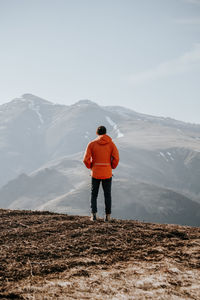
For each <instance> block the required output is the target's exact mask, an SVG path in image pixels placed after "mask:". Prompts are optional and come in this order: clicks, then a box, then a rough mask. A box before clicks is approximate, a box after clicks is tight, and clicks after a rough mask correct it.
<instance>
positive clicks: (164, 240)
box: [0, 210, 200, 300]
mask: <svg viewBox="0 0 200 300" xmlns="http://www.w3.org/2000/svg"><path fill="white" fill-rule="evenodd" d="M0 229H1V230H0V299H36V300H37V299H38V300H39V299H41V300H42V299H101V300H102V299H170V300H171V299H172V300H173V299H200V228H195V227H188V226H178V225H161V224H152V223H141V222H137V221H122V220H112V222H111V223H105V222H104V221H103V220H102V219H99V220H98V221H97V222H92V221H90V220H89V217H81V216H69V215H63V214H54V213H50V212H34V211H12V210H0Z"/></svg>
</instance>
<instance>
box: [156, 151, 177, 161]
mask: <svg viewBox="0 0 200 300" xmlns="http://www.w3.org/2000/svg"><path fill="white" fill-rule="evenodd" d="M159 154H160V156H162V157H163V158H164V159H165V160H166V161H167V162H168V161H169V159H170V160H174V158H173V157H172V154H171V153H170V152H166V154H164V153H163V152H161V151H160V152H159Z"/></svg>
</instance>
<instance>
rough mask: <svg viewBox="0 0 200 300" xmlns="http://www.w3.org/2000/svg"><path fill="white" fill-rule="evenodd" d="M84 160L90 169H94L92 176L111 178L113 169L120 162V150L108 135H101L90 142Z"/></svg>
mask: <svg viewBox="0 0 200 300" xmlns="http://www.w3.org/2000/svg"><path fill="white" fill-rule="evenodd" d="M83 162H84V164H85V165H86V167H87V168H88V169H91V170H92V177H94V178H97V179H106V178H110V177H112V169H115V168H116V167H117V165H118V163H119V152H118V150H117V147H116V146H115V144H114V143H113V141H112V139H111V138H110V137H109V136H108V135H106V134H103V135H99V136H98V137H97V138H96V139H95V140H94V141H92V142H90V143H89V144H88V146H87V149H86V151H85V155H84V159H83Z"/></svg>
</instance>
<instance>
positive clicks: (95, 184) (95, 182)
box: [91, 177, 112, 214]
mask: <svg viewBox="0 0 200 300" xmlns="http://www.w3.org/2000/svg"><path fill="white" fill-rule="evenodd" d="M100 182H102V187H103V191H104V199H105V212H106V214H111V184H112V177H111V178H108V179H96V178H93V177H92V185H91V210H92V213H96V212H97V197H98V192H99V185H100Z"/></svg>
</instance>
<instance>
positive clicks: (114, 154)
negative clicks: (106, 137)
mask: <svg viewBox="0 0 200 300" xmlns="http://www.w3.org/2000/svg"><path fill="white" fill-rule="evenodd" d="M118 163H119V151H118V149H117V147H116V146H115V144H114V143H113V150H112V154H111V167H112V169H115V168H116V167H117V165H118Z"/></svg>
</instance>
